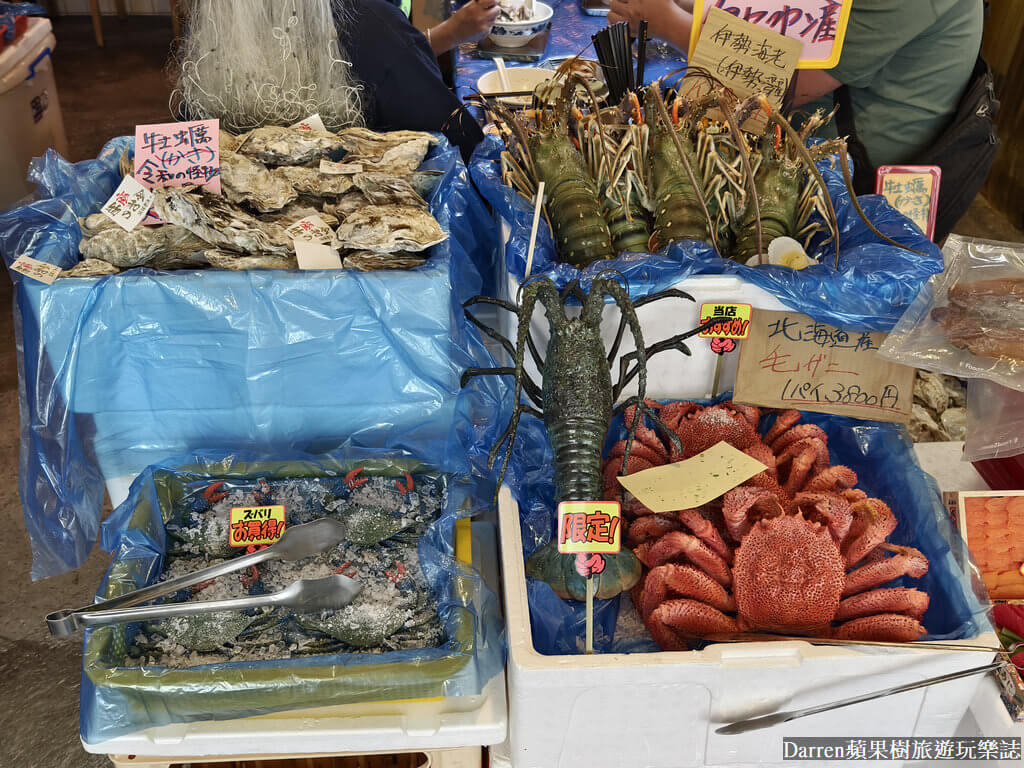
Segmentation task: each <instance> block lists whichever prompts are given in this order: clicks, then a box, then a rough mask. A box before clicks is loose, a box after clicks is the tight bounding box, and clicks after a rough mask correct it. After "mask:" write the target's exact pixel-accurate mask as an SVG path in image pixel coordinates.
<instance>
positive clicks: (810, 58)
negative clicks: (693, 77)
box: [690, 0, 853, 69]
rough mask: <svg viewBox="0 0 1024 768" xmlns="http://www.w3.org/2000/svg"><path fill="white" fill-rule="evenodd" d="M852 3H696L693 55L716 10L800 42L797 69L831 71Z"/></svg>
mask: <svg viewBox="0 0 1024 768" xmlns="http://www.w3.org/2000/svg"><path fill="white" fill-rule="evenodd" d="M852 7H853V0H787V2H784V3H780V2H778V0H774V2H773V0H694V4H693V28H692V29H691V31H690V56H691V57H692V56H693V53H694V50H695V49H696V47H697V41H698V40H699V39H700V37H701V30H702V29H703V28H704V27H705V26H707V23H708V18H709V17H710V15H711V12H712V11H713V10H719V11H722V12H724V13H728V14H731V15H732V16H735V17H736V18H738V19H741V20H743V21H746V22H748V23H750V24H754V25H756V26H758V27H761V28H764V29H768V30H771V31H772V32H775V33H777V34H779V35H782V36H784V37H788V38H790V39H792V40H795V41H797V42H798V43H799V45H800V49H801V50H802V53H801V54H800V60H799V61H798V62H797V64H796V68H797V69H832V67H834V66H835V65H836V64H838V63H839V56H840V55H841V54H842V51H843V38H844V37H845V36H846V25H847V23H848V22H849V21H850V9H851V8H852Z"/></svg>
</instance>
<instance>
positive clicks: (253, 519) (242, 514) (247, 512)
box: [228, 504, 285, 547]
mask: <svg viewBox="0 0 1024 768" xmlns="http://www.w3.org/2000/svg"><path fill="white" fill-rule="evenodd" d="M284 524H285V523H284V506H283V505H281V504H274V505H272V506H266V507H232V508H231V511H230V513H229V515H228V531H229V533H228V544H230V545H231V546H232V547H258V546H263V545H266V544H273V543H274V542H275V541H277V540H278V539H280V538H281V534H283V533H284Z"/></svg>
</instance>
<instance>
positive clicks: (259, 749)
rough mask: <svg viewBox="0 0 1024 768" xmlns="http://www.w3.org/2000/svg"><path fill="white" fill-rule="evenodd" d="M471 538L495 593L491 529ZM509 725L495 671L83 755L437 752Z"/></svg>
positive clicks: (133, 736)
mask: <svg viewBox="0 0 1024 768" xmlns="http://www.w3.org/2000/svg"><path fill="white" fill-rule="evenodd" d="M115 503H116V502H115ZM471 532H472V542H473V565H474V567H476V569H477V570H479V571H480V574H481V576H483V579H484V581H485V582H486V584H487V585H488V586H489V587H490V588H491V589H494V590H497V587H498V570H497V542H496V540H495V539H496V536H495V529H494V526H493V525H491V524H489V523H488V524H481V523H473V524H472V526H471ZM506 723H507V714H506V701H505V676H504V675H503V674H502V673H500V672H499V673H498V674H496V675H495V676H494V677H493V678H491V680H490V681H489V682H488V683H487V684H486V685H485V686H484V687H483V690H482V691H481V692H480V694H478V695H476V696H449V697H445V698H439V699H423V700H418V701H382V702H373V703H368V704H348V705H344V706H335V707H319V708H314V709H299V710H292V711H289V712H276V713H273V714H269V715H261V716H258V717H246V718H240V719H236V720H203V721H197V722H192V723H172V724H170V725H164V726H160V727H156V728H148V729H146V730H143V731H138V732H136V733H130V734H127V735H125V736H118V737H115V738H113V739H109V740H107V741H101V742H96V743H94V744H90V743H89V742H87V741H84V740H83V741H82V746H83V748H84V749H85V750H86V751H87V752H94V753H100V754H108V755H137V756H139V757H140V758H141V759H140V762H142V763H145V762H147V761H146V760H145V757H147V756H161V757H163V756H166V757H177V758H182V757H198V756H204V757H212V756H218V757H220V756H224V755H246V756H268V757H269V756H274V755H282V756H283V755H310V754H321V753H322V754H335V753H338V752H363V753H366V752H380V751H388V750H391V751H401V750H439V749H452V748H458V747H468V746H488V745H490V744H496V743H499V742H501V741H502V740H503V739H504V738H505V737H506V733H507V730H506ZM121 762H125V761H121ZM173 762H175V763H177V762H180V761H178V760H175V761H173Z"/></svg>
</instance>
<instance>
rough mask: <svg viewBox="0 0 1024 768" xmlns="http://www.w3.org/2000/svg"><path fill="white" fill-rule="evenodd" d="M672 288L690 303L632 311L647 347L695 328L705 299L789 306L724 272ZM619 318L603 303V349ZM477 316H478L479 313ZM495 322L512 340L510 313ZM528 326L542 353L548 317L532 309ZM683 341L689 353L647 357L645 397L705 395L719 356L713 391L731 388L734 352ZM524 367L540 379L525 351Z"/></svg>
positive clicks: (626, 345)
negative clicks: (719, 367) (718, 351)
mask: <svg viewBox="0 0 1024 768" xmlns="http://www.w3.org/2000/svg"><path fill="white" fill-rule="evenodd" d="M506 275H507V279H506V282H505V284H504V285H503V286H502V290H503V292H504V298H505V299H506V300H507V301H513V302H514V301H515V299H516V296H517V294H518V291H519V280H518V279H517V278H516V277H515V276H514V275H512V274H510V273H506ZM672 287H673V288H677V289H679V290H682V291H685V292H686V293H688V294H690V295H691V296H693V298H694V299H695V301H687V300H686V299H679V298H666V299H661V300H659V301H655V302H652V303H650V304H646V305H644V306H642V307H639V308H638V309H637V311H636V314H637V318H638V319H639V320H640V326H641V327H642V328H643V334H644V345H645V346H647V347H649V346H651V344H654V343H655V342H658V341H661V340H662V339H667V338H669V337H671V336H675V335H676V334H678V333H684V332H686V331H689V330H691V329H693V328H696V327H697V325H698V314H699V312H700V306H701V304H703V303H706V302H736V303H743V304H750V305H751V306H752V307H754V308H755V309H774V310H786V309H789V307H787V306H786V305H785V304H783V303H782V302H780V301H779V300H778V299H777V298H775V296H773V295H772V294H770V293H768V292H767V291H765V290H763V289H761V288H758V287H757V286H756V285H753V284H752V283H748V282H746V281H745V280H742V279H740V278H738V277H732V276H729V275H697V276H695V277H689V278H687V279H685V280H681V281H680V282H678V283H676V284H675V285H674V286H672ZM620 317H621V314H620V312H619V311H618V310H617V309H616V308H614V307H612V306H611V305H609V307H608V309H607V310H606V311H605V313H604V320H603V322H602V324H601V336H602V337H603V339H604V342H605V349H611V345H612V342H613V341H614V339H615V334H616V331H618V327H619V318H620ZM481 319H484V318H483V317H481ZM498 322H499V326H498V328H499V330H500V331H501V332H502V333H503V334H504V335H505V338H507V339H510V340H512V342H513V344H514V343H515V338H516V318H515V316H514V315H513V314H512V313H511V312H505V311H500V312H499V313H498ZM530 330H531V333H532V334H533V338H534V340H535V341H536V343H537V349H538V350H539V351H540V353H541V356H542V357H543V355H544V352H545V349H546V347H547V343H548V338H549V337H550V334H549V333H548V320H547V316H546V315H545V313H544V311H543V309H540V308H538V309H537V311H535V312H534V314H533V318H532V320H531V323H530ZM686 344H687V346H688V347H689V348H690V352H691V353H692V354H691V356H690V357H684V356H683V354H682V353H681V352H677V351H674V350H671V351H668V352H662V353H661V354H659V355H656V356H655V357H653V358H652V359H651V360H649V361H648V363H647V396H648V397H650V398H654V399H656V400H658V399H670V398H671V399H693V398H703V397H710V396H711V395H712V391H711V390H712V385H713V383H714V378H715V367H716V366H717V364H718V362H719V359H721V363H722V372H721V377H720V379H719V386H718V391H719V392H724V391H726V390H728V389H732V384H733V381H734V380H735V378H736V364H737V362H738V361H739V352H738V351H735V352H731V353H728V354H726V355H723V356H721V358H720V356H719V355H716V354H715V353H714V352H712V351H711V345H710V339H699V338H696V337H694V338H692V339H690V340H689V341H687V342H686ZM619 349H620V351H619V354H620V356H621V355H624V354H626V353H627V352H632V351H633V350H634V349H636V345H635V344H634V343H633V338H632V336H631V335H630V334H629V332H628V330H627V332H626V334H625V335H624V336H623V337H622V344H621V346H620V348H619ZM525 369H526V372H527V373H528V374H529V375H530V376H531V377H532V378H533V380H534V381H536V382H538V383H540V380H541V377H540V375H539V374H538V373H537V368H536V366H535V365H534V364H533V360H532V359H531V358H530V355H529V354H527V355H526V359H525ZM618 375H619V367H618V362H615V361H613V367H612V380H613V382H614V381H616V380H617V379H618ZM635 394H636V381H635V380H634V381H633V382H631V383H630V384H629V385H628V386H627V387H626V388H625V389H624V390H623V392H622V396H621V398H620V399H625V398H627V397H629V396H630V395H635Z"/></svg>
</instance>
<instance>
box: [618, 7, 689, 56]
mask: <svg viewBox="0 0 1024 768" xmlns="http://www.w3.org/2000/svg"><path fill="white" fill-rule="evenodd" d="M687 4H689V7H690V8H692V7H693V1H692V0H612V2H611V7H610V10H609V11H608V23H609V24H615V23H617V22H620V21H625V22H628V23H629V28H630V31H632V32H633V34H636V33H637V28H638V27H639V26H640V22H641V21H642V20H644V19H647V25H648V27H647V31H648V34H650V36H651V37H656V38H658V39H659V40H664V41H665V42H666V43H668V44H669V45H672V46H673V47H675V48H678V49H679V50H680V51H685V50H686V49H687V48H688V47H689V45H690V27H692V26H693V15H692V14H691V13H689V11H686V10H684V9H683V8H684V7H685V6H686V5H687Z"/></svg>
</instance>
